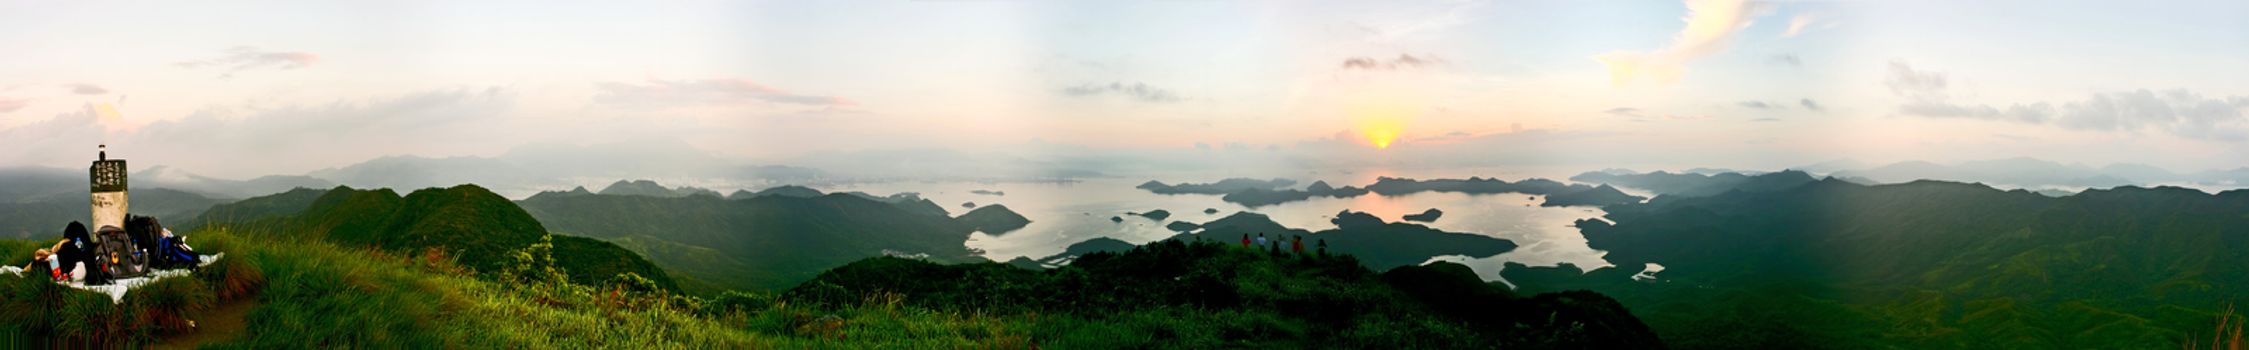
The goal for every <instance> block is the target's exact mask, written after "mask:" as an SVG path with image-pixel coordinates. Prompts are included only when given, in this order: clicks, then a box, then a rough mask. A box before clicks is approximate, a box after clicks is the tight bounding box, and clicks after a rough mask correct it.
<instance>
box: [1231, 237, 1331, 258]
mask: <svg viewBox="0 0 2249 350" xmlns="http://www.w3.org/2000/svg"><path fill="white" fill-rule="evenodd" d="M1281 242H1288V244H1289V248H1288V252H1289V253H1292V254H1297V255H1303V254H1304V236H1301V235H1299V236H1296V237H1295V238H1285V237H1284V238H1275V239H1272V240H1266V239H1265V233H1264V232H1258V233H1257V239H1256V240H1254V241H1253V240H1251V239H1250V237H1249V234H1247V233H1244V234H1242V248H1250V249H1257V247H1270V248H1269V249H1267V252H1269V253H1272V254H1274V255H1280V254H1281ZM1318 248H1319V254H1320V256H1323V257H1324V256H1328V240H1327V239H1320V240H1319V247H1318Z"/></svg>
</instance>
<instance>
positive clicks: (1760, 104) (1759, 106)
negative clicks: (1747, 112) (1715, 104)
mask: <svg viewBox="0 0 2249 350" xmlns="http://www.w3.org/2000/svg"><path fill="white" fill-rule="evenodd" d="M1734 105H1736V106H1742V107H1748V108H1755V109H1778V108H1781V106H1780V105H1776V104H1771V103H1765V101H1741V102H1735V103H1734Z"/></svg>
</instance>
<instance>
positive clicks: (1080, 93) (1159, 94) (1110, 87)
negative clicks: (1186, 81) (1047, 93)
mask: <svg viewBox="0 0 2249 350" xmlns="http://www.w3.org/2000/svg"><path fill="white" fill-rule="evenodd" d="M1059 92H1061V93H1062V94H1063V95H1068V96H1073V97H1093V96H1101V95H1109V94H1116V95H1122V96H1125V97H1130V98H1132V99H1135V100H1140V101H1141V102H1157V103H1162V102H1178V101H1179V100H1181V99H1180V98H1179V94H1176V93H1172V92H1171V90H1165V89H1160V88H1156V87H1151V86H1148V84H1146V83H1140V82H1134V83H1132V84H1125V83H1124V82H1121V81H1120V82H1111V83H1108V84H1098V83H1088V84H1084V85H1078V86H1071V87H1065V88H1062V89H1061V90H1060V91H1059Z"/></svg>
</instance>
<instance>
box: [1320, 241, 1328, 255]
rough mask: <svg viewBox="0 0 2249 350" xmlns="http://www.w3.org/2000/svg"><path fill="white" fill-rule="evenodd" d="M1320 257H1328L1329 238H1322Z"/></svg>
mask: <svg viewBox="0 0 2249 350" xmlns="http://www.w3.org/2000/svg"><path fill="white" fill-rule="evenodd" d="M1320 257H1322V258H1325V257H1328V239H1326V238H1321V239H1320Z"/></svg>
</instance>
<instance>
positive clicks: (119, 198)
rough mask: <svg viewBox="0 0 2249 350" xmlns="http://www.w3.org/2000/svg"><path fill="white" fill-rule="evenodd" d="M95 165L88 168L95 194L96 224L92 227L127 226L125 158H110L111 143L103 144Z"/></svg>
mask: <svg viewBox="0 0 2249 350" xmlns="http://www.w3.org/2000/svg"><path fill="white" fill-rule="evenodd" d="M99 149H100V153H98V154H96V157H99V158H96V159H95V160H94V165H93V166H91V167H88V168H87V169H86V171H87V173H88V175H90V176H91V177H92V181H91V182H92V184H93V188H92V192H93V194H94V197H93V204H94V224H93V225H92V227H102V226H116V227H125V213H126V212H127V210H126V209H127V207H128V205H127V202H126V201H125V160H123V159H109V145H101V146H100V148H99Z"/></svg>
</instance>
